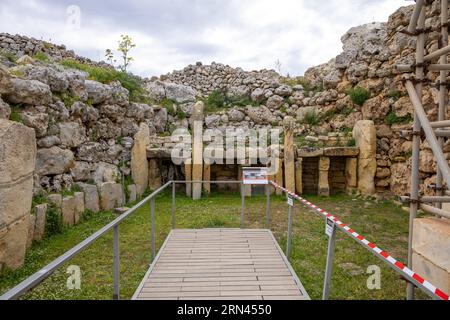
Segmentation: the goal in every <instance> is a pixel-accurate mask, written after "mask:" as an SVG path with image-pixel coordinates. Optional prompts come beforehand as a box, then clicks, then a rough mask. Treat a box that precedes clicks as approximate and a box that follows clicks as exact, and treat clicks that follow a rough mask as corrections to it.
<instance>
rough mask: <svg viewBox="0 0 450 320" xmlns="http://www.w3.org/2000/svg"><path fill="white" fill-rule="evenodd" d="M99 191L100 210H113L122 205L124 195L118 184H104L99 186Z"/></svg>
mask: <svg viewBox="0 0 450 320" xmlns="http://www.w3.org/2000/svg"><path fill="white" fill-rule="evenodd" d="M99 191H100V207H101V208H102V210H113V209H114V208H116V207H120V206H123V205H124V194H123V190H122V186H121V185H120V184H118V183H112V182H105V183H102V184H101V186H100V188H99Z"/></svg>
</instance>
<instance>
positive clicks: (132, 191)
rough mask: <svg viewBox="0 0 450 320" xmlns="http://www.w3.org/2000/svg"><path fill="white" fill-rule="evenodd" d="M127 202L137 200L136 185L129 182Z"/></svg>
mask: <svg viewBox="0 0 450 320" xmlns="http://www.w3.org/2000/svg"><path fill="white" fill-rule="evenodd" d="M127 189H128V199H127V200H128V203H133V202H135V201H136V200H137V192H136V185H135V184H130V185H129V186H128V187H127Z"/></svg>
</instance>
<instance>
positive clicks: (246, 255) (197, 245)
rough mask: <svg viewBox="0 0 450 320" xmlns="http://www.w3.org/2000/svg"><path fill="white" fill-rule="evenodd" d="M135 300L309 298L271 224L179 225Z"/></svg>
mask: <svg viewBox="0 0 450 320" xmlns="http://www.w3.org/2000/svg"><path fill="white" fill-rule="evenodd" d="M133 300H309V296H308V294H307V292H306V291H305V289H304V287H303V285H302V283H301V282H300V280H299V278H298V277H297V275H296V274H295V272H294V270H293V269H292V266H291V264H290V263H289V262H288V260H287V259H286V256H285V255H284V253H283V251H282V250H281V248H280V246H279V245H278V243H277V241H276V240H275V238H274V236H273V234H272V232H271V231H270V230H246V229H202V230H173V231H171V233H170V234H169V236H168V237H167V239H166V241H165V242H164V244H163V246H162V247H161V250H160V251H159V253H158V255H157V257H156V258H155V261H154V262H153V263H152V265H151V266H150V269H149V270H148V271H147V273H146V275H145V277H144V279H143V280H142V282H141V284H140V285H139V287H138V289H137V290H136V292H135V294H134V296H133Z"/></svg>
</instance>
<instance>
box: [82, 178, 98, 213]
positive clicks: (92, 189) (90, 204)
mask: <svg viewBox="0 0 450 320" xmlns="http://www.w3.org/2000/svg"><path fill="white" fill-rule="evenodd" d="M78 185H79V186H80V188H81V190H82V191H83V194H84V207H85V209H86V210H89V211H91V212H94V213H97V212H99V211H100V202H99V201H100V200H99V196H98V190H97V186H95V185H92V184H85V183H79V184H78Z"/></svg>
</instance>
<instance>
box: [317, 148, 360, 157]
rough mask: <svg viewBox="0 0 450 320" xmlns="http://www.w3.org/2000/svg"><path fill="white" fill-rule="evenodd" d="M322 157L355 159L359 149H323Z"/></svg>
mask: <svg viewBox="0 0 450 320" xmlns="http://www.w3.org/2000/svg"><path fill="white" fill-rule="evenodd" d="M323 155H324V156H326V157H357V156H358V155H359V149H358V148H352V147H333V148H324V150H323Z"/></svg>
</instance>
